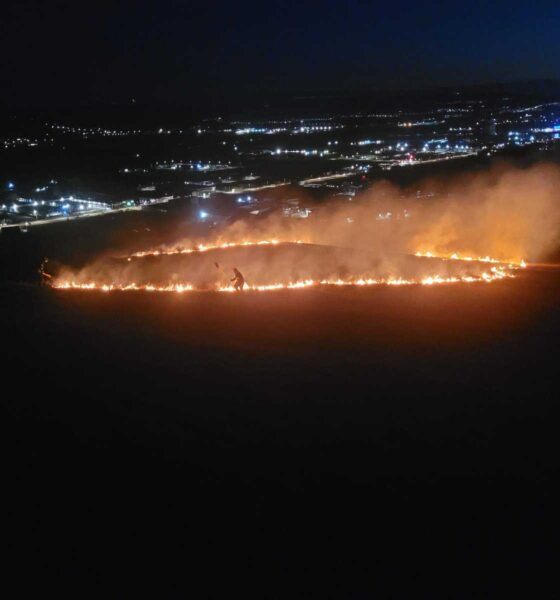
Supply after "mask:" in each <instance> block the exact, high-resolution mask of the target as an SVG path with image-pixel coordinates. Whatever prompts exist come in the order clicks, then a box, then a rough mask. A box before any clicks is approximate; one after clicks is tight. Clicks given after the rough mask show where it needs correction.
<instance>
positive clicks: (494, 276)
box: [53, 266, 515, 293]
mask: <svg viewBox="0 0 560 600" xmlns="http://www.w3.org/2000/svg"><path fill="white" fill-rule="evenodd" d="M514 276H515V275H514V268H512V267H511V266H500V267H492V268H491V269H490V270H489V271H485V272H483V273H482V274H481V275H477V276H462V277H441V276H440V275H433V276H428V277H422V278H421V279H402V278H387V279H323V280H314V279H306V280H302V281H290V282H287V283H273V284H269V285H246V286H245V288H244V289H245V290H249V291H256V292H269V291H275V290H298V289H304V288H309V287H318V286H346V287H351V286H358V287H363V286H373V285H442V284H457V283H477V282H479V283H483V282H486V283H490V282H492V281H497V280H500V279H506V278H513V277H514ZM53 287H54V288H56V289H61V290H99V291H103V292H111V291H147V292H177V293H183V292H191V291H203V290H197V288H195V287H194V286H193V285H191V284H189V283H177V284H172V285H165V286H157V285H136V284H135V283H131V284H126V285H121V284H114V283H112V284H98V283H95V282H88V283H77V282H74V281H55V282H54V283H53ZM211 291H216V292H235V291H236V290H235V288H234V287H233V286H229V285H228V286H222V287H217V288H214V289H213V290H211Z"/></svg>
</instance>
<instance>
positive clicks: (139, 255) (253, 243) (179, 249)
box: [130, 239, 303, 258]
mask: <svg viewBox="0 0 560 600" xmlns="http://www.w3.org/2000/svg"><path fill="white" fill-rule="evenodd" d="M282 243H285V242H282V241H280V240H277V239H271V240H258V241H243V242H223V243H216V244H197V245H196V246H194V247H193V248H182V247H175V248H169V249H166V250H141V251H139V252H134V253H133V254H131V255H130V257H133V258H143V257H145V256H168V255H170V254H193V253H195V252H208V251H210V250H222V249H227V248H245V247H247V246H277V245H278V244H282ZM289 243H290V244H303V241H302V240H296V241H295V242H294V241H290V242H289Z"/></svg>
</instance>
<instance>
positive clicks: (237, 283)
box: [231, 269, 245, 292]
mask: <svg viewBox="0 0 560 600" xmlns="http://www.w3.org/2000/svg"><path fill="white" fill-rule="evenodd" d="M233 273H234V275H235V277H234V278H233V279H232V280H231V281H233V282H234V283H233V287H234V288H235V289H236V290H237V291H238V292H240V291H241V290H242V289H243V286H244V285H245V277H243V275H242V274H241V271H238V270H237V269H233Z"/></svg>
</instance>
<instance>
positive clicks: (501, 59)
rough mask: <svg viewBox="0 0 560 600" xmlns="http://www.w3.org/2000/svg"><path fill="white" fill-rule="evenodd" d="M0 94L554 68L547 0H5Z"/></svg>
mask: <svg viewBox="0 0 560 600" xmlns="http://www.w3.org/2000/svg"><path fill="white" fill-rule="evenodd" d="M2 13H3V14H2V18H1V21H0V44H1V45H2V56H3V58H4V60H3V65H2V68H1V69H0V81H1V86H2V91H3V99H2V102H4V103H8V104H11V105H14V106H18V105H31V106H58V105H65V106H68V105H72V104H74V103H75V104H84V103H91V104H95V103H112V102H127V101H129V100H130V99H131V98H136V99H137V101H138V102H173V103H176V104H183V103H184V104H185V105H188V104H189V103H191V102H193V101H194V100H195V99H196V100H197V101H204V99H206V98H211V97H218V96H220V97H222V98H224V97H225V98H227V97H231V98H232V99H233V98H245V97H250V96H252V95H262V94H276V93H279V94H300V93H303V94H315V93H325V92H332V91H336V92H342V91H360V92H365V91H369V90H383V89H413V88H420V87H423V88H426V87H431V86H446V85H459V84H470V83H477V82H488V81H515V80H523V79H539V78H556V77H558V76H560V67H559V64H560V35H559V34H558V31H559V27H558V26H559V23H560V3H559V2H558V0H536V1H534V2H527V1H522V2H521V1H518V2H515V1H512V0H493V1H491V2H490V1H488V0H469V1H465V2H437V1H431V2H422V1H420V0H415V1H410V0H401V1H397V2H390V1H387V2H383V3H381V2H366V1H358V0H353V1H352V0H347V1H345V2H341V1H334V0H326V1H321V2H319V1H313V2H302V1H301V2H296V1H294V0H287V1H284V2H278V1H275V0H270V1H267V2H243V1H240V2H233V1H231V0H230V1H221V0H204V1H199V2H180V1H170V0H160V1H158V2H152V1H147V0H137V1H136V2H106V1H104V0H101V1H97V2H76V1H72V2H67V1H59V2H47V1H39V0H18V1H14V0H8V6H7V7H6V6H5V7H4V9H3V11H2Z"/></svg>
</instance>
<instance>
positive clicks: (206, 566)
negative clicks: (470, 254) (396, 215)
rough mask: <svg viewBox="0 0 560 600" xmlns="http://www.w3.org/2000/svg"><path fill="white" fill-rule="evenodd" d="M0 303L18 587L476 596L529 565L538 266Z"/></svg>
mask: <svg viewBox="0 0 560 600" xmlns="http://www.w3.org/2000/svg"><path fill="white" fill-rule="evenodd" d="M0 296H1V297H2V312H1V315H2V324H1V331H2V340H3V341H2V347H3V361H2V362H3V367H4V369H3V375H4V377H3V380H4V393H3V394H2V408H3V418H2V423H3V430H4V431H3V435H2V438H3V441H4V442H5V444H6V450H5V453H4V456H5V458H6V463H7V464H6V469H5V471H4V483H5V494H4V495H5V498H6V499H7V500H8V506H9V508H8V512H7V513H6V516H7V518H8V521H9V524H10V527H9V536H8V539H7V544H8V548H9V552H10V555H11V556H12V557H14V558H16V559H17V562H19V564H20V565H24V568H23V571H24V572H23V573H21V574H19V573H18V574H17V576H18V578H19V579H20V581H21V582H22V585H24V584H25V581H26V578H27V579H29V578H31V577H32V578H33V579H34V581H35V582H37V581H43V582H45V584H47V583H48V584H49V585H51V584H54V585H56V586H65V587H70V588H71V589H72V590H74V591H75V592H77V593H78V594H80V595H81V594H82V593H83V592H84V591H85V590H87V591H91V590H96V589H102V590H106V589H107V585H108V584H109V583H110V584H111V586H112V587H111V589H113V590H114V591H115V595H122V594H126V593H127V591H129V590H131V589H133V588H138V587H139V586H142V587H143V589H148V586H150V585H153V586H154V589H155V590H157V592H158V595H159V596H170V595H171V596H172V595H173V593H174V592H176V593H178V592H177V591H178V590H185V589H189V587H190V586H191V585H193V584H194V582H195V581H197V582H198V583H200V582H201V581H202V582H203V583H204V584H205V585H206V586H207V587H208V590H209V592H208V594H209V595H211V592H210V590H211V588H212V587H213V586H214V585H215V584H216V583H218V584H224V582H225V583H226V584H229V583H231V585H232V586H234V587H237V586H239V585H240V583H242V584H244V585H250V586H254V585H257V586H259V590H260V593H261V595H262V597H283V596H284V595H285V594H284V593H283V592H280V591H279V590H281V589H282V588H283V586H287V589H289V590H291V593H290V595H295V596H298V595H302V592H300V591H298V590H296V591H295V592H294V588H293V585H292V584H293V582H295V581H296V580H300V581H301V580H302V578H303V579H304V580H305V581H306V584H308V585H310V586H311V587H312V588H313V589H314V590H315V591H316V592H317V595H319V596H321V597H324V595H323V594H321V593H320V592H319V591H318V590H319V588H320V587H321V586H322V585H324V584H325V583H327V582H328V583H329V586H330V592H329V593H330V594H331V595H335V596H337V595H340V594H341V593H342V591H347V590H354V591H356V592H360V591H366V590H367V591H372V590H374V589H376V587H381V586H383V587H385V586H386V584H389V585H390V586H391V587H392V589H393V594H394V595H395V596H399V590H401V589H403V588H404V587H407V588H410V585H413V586H414V587H415V588H416V590H417V592H418V593H420V590H425V589H428V590H434V589H437V588H438V586H439V585H441V584H443V582H444V580H446V581H450V582H451V588H450V589H452V590H455V591H456V590H457V589H459V590H460V591H463V592H464V593H465V595H469V593H470V592H473V591H475V590H480V589H484V590H488V592H489V593H490V594H492V593H494V594H495V593H498V591H499V589H500V587H501V585H502V582H503V577H505V576H511V574H512V573H515V574H516V575H523V576H526V577H527V578H528V580H530V581H533V582H534V581H538V579H539V576H540V575H541V574H542V573H544V572H545V571H546V570H548V569H550V568H551V566H552V564H553V562H552V561H553V560H554V559H555V557H554V544H555V541H554V533H553V528H552V525H551V522H552V519H553V517H554V515H555V512H556V504H555V499H554V498H553V489H554V487H555V484H556V477H557V457H558V442H557V439H558V435H557V429H558V427H557V422H558V421H557V417H558V411H557V400H556V398H557V395H558V386H559V383H560V381H559V378H560V376H559V374H558V368H557V354H556V353H557V345H558V341H557V340H558V334H559V332H560V311H559V308H558V307H559V299H560V275H559V274H558V272H557V271H552V270H542V271H538V270H526V271H523V272H521V273H519V275H518V276H517V277H516V278H515V279H513V280H505V281H496V282H493V283H489V284H486V283H473V284H468V285H466V284H456V285H441V286H435V287H430V286H428V287H424V286H406V287H394V288H393V287H386V286H380V287H375V288H367V289H358V288H351V289H349V288H331V287H329V288H320V289H309V290H281V291H274V292H266V293H259V292H243V293H240V294H215V293H200V294H199V293H193V294H149V293H145V292H111V293H102V292H82V291H77V290H52V289H41V288H38V287H35V286H30V285H26V284H17V285H14V284H3V285H2V287H1V288H0ZM535 578H536V579H535ZM318 580H320V581H321V584H318V583H317V581H318ZM331 583H332V585H331ZM97 586H99V588H98V587H97ZM306 587H307V586H306Z"/></svg>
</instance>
